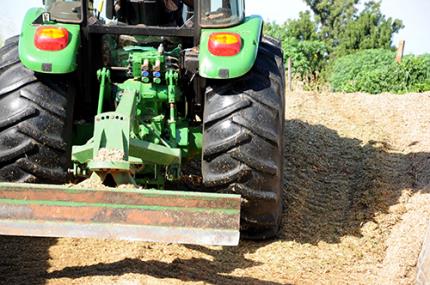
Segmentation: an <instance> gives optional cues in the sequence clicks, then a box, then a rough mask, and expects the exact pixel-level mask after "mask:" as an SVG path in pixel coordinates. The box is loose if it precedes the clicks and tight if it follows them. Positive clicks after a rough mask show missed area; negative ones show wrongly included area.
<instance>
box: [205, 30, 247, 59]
mask: <svg viewBox="0 0 430 285" xmlns="http://www.w3.org/2000/svg"><path fill="white" fill-rule="evenodd" d="M241 48H242V39H241V38H240V35H239V34H236V33H224V32H220V33H213V34H211V35H210V36H209V51H210V53H211V54H213V55H216V56H233V55H236V54H238V53H239V52H240V49H241Z"/></svg>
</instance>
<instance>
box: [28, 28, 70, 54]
mask: <svg viewBox="0 0 430 285" xmlns="http://www.w3.org/2000/svg"><path fill="white" fill-rule="evenodd" d="M68 42H69V32H68V31H67V30H66V29H65V28H62V27H52V26H40V27H39V28H37V30H36V34H35V36H34V45H35V46H36V47H37V48H38V49H41V50H50V51H55V50H62V49H64V48H65V47H66V46H67V44H68Z"/></svg>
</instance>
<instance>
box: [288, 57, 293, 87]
mask: <svg viewBox="0 0 430 285" xmlns="http://www.w3.org/2000/svg"><path fill="white" fill-rule="evenodd" d="M291 67H292V61H291V57H289V58H288V91H289V92H292V91H293V84H292V70H291Z"/></svg>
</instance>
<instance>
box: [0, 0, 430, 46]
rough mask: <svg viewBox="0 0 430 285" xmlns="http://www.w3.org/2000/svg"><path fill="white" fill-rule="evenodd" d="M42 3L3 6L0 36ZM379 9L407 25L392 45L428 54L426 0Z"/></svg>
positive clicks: (279, 10) (257, 6)
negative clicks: (28, 11) (402, 45)
mask: <svg viewBox="0 0 430 285" xmlns="http://www.w3.org/2000/svg"><path fill="white" fill-rule="evenodd" d="M3 1H4V0H3ZM362 2H363V1H362ZM41 3H42V0H15V1H14V4H13V5H10V4H9V5H4V6H3V7H2V10H3V11H2V13H3V15H2V24H1V25H0V35H1V36H2V37H3V38H7V37H10V36H12V35H15V34H18V33H19V30H20V27H21V21H22V18H23V17H24V14H25V12H26V10H27V9H28V8H29V7H37V6H40V5H41ZM246 9H247V13H248V14H259V15H262V16H263V18H264V19H265V20H271V21H277V22H284V21H285V20H287V19H289V18H297V17H298V14H299V11H302V10H306V9H307V6H306V5H305V4H304V2H303V1H302V0H264V1H262V0H246ZM382 11H383V12H384V14H386V15H387V16H389V17H394V18H399V19H402V20H403V23H404V24H405V26H406V27H405V29H403V30H402V31H401V32H400V33H399V34H398V35H396V37H395V38H394V43H395V44H397V42H398V41H399V40H400V39H404V40H406V53H415V54H422V53H430V32H429V30H428V29H429V27H430V16H429V12H430V1H429V0H407V1H405V0H383V1H382Z"/></svg>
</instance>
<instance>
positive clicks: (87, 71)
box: [0, 0, 284, 245]
mask: <svg viewBox="0 0 430 285" xmlns="http://www.w3.org/2000/svg"><path fill="white" fill-rule="evenodd" d="M184 3H185V4H183V3H182V1H175V0H160V1H158V0H139V1H136V0H133V1H132V0H107V1H106V5H105V9H106V10H105V14H106V18H107V19H103V18H100V14H101V12H102V11H101V10H102V7H103V1H102V5H100V7H99V8H98V9H94V8H93V3H92V1H89V0H75V1H59V0H57V1H55V0H46V1H44V7H41V8H32V9H30V10H29V11H28V12H27V14H26V16H25V18H24V21H23V26H22V31H21V34H20V36H19V37H14V38H11V39H9V40H7V41H6V43H5V45H4V47H3V48H1V49H0V111H1V112H0V181H2V182H1V183H0V209H1V211H0V234H4V235H29V236H53V237H96V238H113V239H127V240H145V241H162V242H179V243H195V244H214V245H236V244H237V243H238V242H239V229H240V232H241V234H242V236H243V237H245V238H251V239H265V238H271V237H274V236H276V234H277V232H278V230H279V227H280V218H281V210H282V209H281V208H282V202H281V192H282V188H283V181H282V173H283V124H284V66H283V55H282V51H281V47H280V44H279V43H278V42H277V41H275V40H273V39H271V38H268V37H265V36H263V35H262V25H263V22H262V19H261V17H259V16H250V17H245V14H244V1H243V0H229V1H228V0H222V1H217V0H200V1H199V0H195V1H184Z"/></svg>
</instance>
